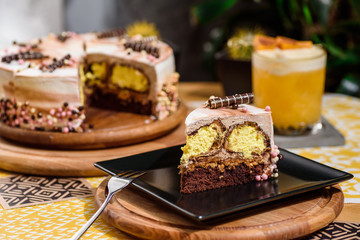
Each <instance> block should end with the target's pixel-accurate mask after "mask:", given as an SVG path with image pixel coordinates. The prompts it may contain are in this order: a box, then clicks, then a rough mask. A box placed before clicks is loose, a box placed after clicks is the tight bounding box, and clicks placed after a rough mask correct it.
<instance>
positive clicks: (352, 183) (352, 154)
mask: <svg viewBox="0 0 360 240" xmlns="http://www.w3.org/2000/svg"><path fill="white" fill-rule="evenodd" d="M323 115H324V117H325V118H326V119H327V120H328V121H329V122H330V123H331V124H332V125H333V126H335V128H336V129H337V130H338V131H339V132H341V133H342V134H343V135H344V137H345V145H344V146H336V147H314V148H302V149H291V151H292V152H295V153H297V154H299V155H301V156H304V157H307V158H310V159H313V160H316V161H318V162H321V163H323V164H326V165H328V166H331V167H334V168H337V169H340V170H343V171H346V172H349V173H351V174H353V175H354V178H353V179H351V180H349V181H346V182H344V183H341V184H340V185H341V188H342V190H343V192H344V195H345V203H360V99H359V98H353V97H349V96H344V95H340V94H326V95H325V96H324V98H323Z"/></svg>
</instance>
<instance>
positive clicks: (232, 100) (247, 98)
mask: <svg viewBox="0 0 360 240" xmlns="http://www.w3.org/2000/svg"><path fill="white" fill-rule="evenodd" d="M253 100H254V94H253V93H244V94H235V95H232V96H226V97H223V98H220V97H210V98H209V100H208V101H207V103H206V107H208V108H210V109H216V108H221V107H233V106H237V105H239V104H246V103H252V101H253Z"/></svg>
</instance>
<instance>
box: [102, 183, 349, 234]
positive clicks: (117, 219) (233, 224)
mask: <svg viewBox="0 0 360 240" xmlns="http://www.w3.org/2000/svg"><path fill="white" fill-rule="evenodd" d="M107 181H108V178H107V179H106V180H104V181H103V182H102V183H101V184H100V186H99V188H98V189H97V191H96V194H95V202H96V205H97V206H100V205H101V204H102V203H103V202H104V200H105V188H106V183H107ZM343 204H344V196H343V193H342V191H341V188H340V186H339V185H334V186H331V187H326V188H323V189H321V190H318V191H312V192H308V193H304V194H301V195H297V196H294V197H290V198H286V199H283V200H278V201H275V202H273V203H267V204H265V205H262V206H259V207H256V208H253V209H250V210H246V211H242V212H239V213H236V214H233V215H231V217H227V218H226V219H222V220H216V221H213V222H206V223H201V222H195V221H193V220H190V219H187V218H186V217H184V216H182V215H180V214H177V213H176V212H174V210H172V209H170V208H169V207H165V206H162V205H161V203H160V202H159V201H156V200H153V199H151V198H149V197H148V196H147V195H146V194H145V193H142V192H139V191H136V190H134V189H131V188H126V189H124V190H122V191H121V192H119V193H117V194H116V195H115V196H114V197H113V199H112V200H111V201H110V203H109V204H108V206H107V207H106V208H105V210H104V212H103V213H102V217H103V218H104V219H105V221H106V222H107V223H109V224H111V225H113V226H115V227H116V228H118V229H120V230H122V231H123V232H126V233H128V234H130V235H132V236H135V237H138V238H144V239H274V240H275V239H276V240H278V239H293V238H299V237H302V236H306V235H308V234H311V233H313V232H315V231H317V230H319V229H321V228H323V227H325V226H327V225H328V224H329V223H331V222H332V221H333V220H334V219H335V218H336V217H337V216H338V215H339V214H340V212H341V210H342V208H343Z"/></svg>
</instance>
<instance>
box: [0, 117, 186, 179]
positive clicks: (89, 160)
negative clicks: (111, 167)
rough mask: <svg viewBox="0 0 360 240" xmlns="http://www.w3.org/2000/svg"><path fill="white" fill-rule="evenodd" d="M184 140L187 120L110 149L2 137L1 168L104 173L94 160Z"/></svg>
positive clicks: (81, 174)
mask: <svg viewBox="0 0 360 240" xmlns="http://www.w3.org/2000/svg"><path fill="white" fill-rule="evenodd" d="M184 143H185V124H184V123H182V124H180V125H179V126H178V127H176V128H175V129H174V130H173V131H171V132H170V133H168V134H167V135H165V136H162V137H159V138H156V139H153V140H152V141H147V142H143V143H138V144H133V145H128V146H122V147H117V148H108V149H95V150H68V151H65V150H55V149H41V148H32V147H29V146H24V145H19V144H17V143H14V142H10V141H8V140H6V139H4V138H1V137H0V168H1V169H4V170H8V171H11V172H18V173H24V174H32V175H45V176H64V177H68V176H76V177H89V176H103V175H106V173H104V172H103V171H100V170H99V169H97V168H96V167H94V163H95V162H98V161H103V160H109V159H114V158H119V157H125V156H130V155H133V154H138V153H142V152H147V151H152V150H156V149H160V148H166V147H170V146H175V145H178V144H184Z"/></svg>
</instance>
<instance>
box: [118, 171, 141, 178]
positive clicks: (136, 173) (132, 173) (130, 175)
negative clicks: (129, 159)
mask: <svg viewBox="0 0 360 240" xmlns="http://www.w3.org/2000/svg"><path fill="white" fill-rule="evenodd" d="M144 173H145V172H144V171H135V170H128V171H124V172H121V173H119V174H117V175H118V176H119V177H125V178H137V177H140V176H141V175H143V174H144Z"/></svg>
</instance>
